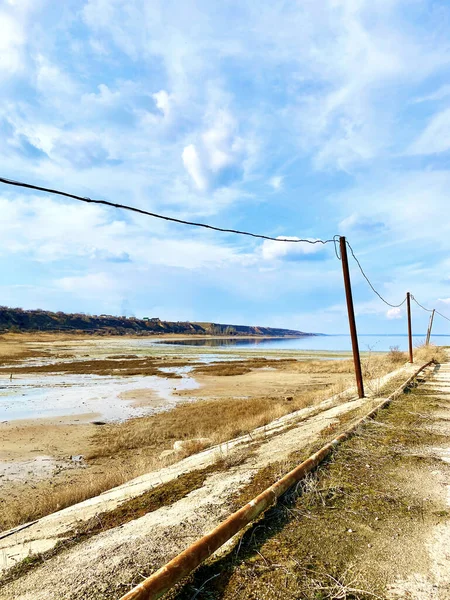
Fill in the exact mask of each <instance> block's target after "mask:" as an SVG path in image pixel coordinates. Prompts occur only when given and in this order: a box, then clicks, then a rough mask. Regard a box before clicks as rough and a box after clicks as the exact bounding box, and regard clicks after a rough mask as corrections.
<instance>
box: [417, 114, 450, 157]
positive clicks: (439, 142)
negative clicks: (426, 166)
mask: <svg viewBox="0 0 450 600" xmlns="http://www.w3.org/2000/svg"><path fill="white" fill-rule="evenodd" d="M448 149H450V108H447V109H445V110H443V111H441V112H439V113H437V114H436V115H434V116H433V117H432V119H431V121H430V122H429V123H428V125H427V126H426V128H425V130H424V131H423V132H422V133H421V134H420V136H419V137H418V138H417V139H416V140H415V141H414V142H413V143H412V145H411V146H410V148H409V150H408V153H409V154H439V153H440V152H445V151H446V150H448Z"/></svg>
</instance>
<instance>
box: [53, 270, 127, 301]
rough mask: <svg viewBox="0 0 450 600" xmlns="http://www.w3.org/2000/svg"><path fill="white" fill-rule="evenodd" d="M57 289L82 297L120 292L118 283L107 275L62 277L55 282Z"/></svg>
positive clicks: (89, 274)
mask: <svg viewBox="0 0 450 600" xmlns="http://www.w3.org/2000/svg"><path fill="white" fill-rule="evenodd" d="M54 285H55V286H56V287H57V288H60V289H62V290H64V291H65V292H71V293H72V294H75V295H76V296H81V297H88V298H90V297H92V296H94V297H96V296H98V295H102V294H111V293H114V292H116V291H118V282H117V280H116V279H114V278H113V277H112V276H111V275H109V274H107V273H88V274H87V275H80V276H73V277H62V278H61V279H57V280H55V281H54Z"/></svg>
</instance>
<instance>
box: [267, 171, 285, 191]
mask: <svg viewBox="0 0 450 600" xmlns="http://www.w3.org/2000/svg"><path fill="white" fill-rule="evenodd" d="M283 181H284V177H283V176H282V175H274V176H273V177H271V178H270V179H269V185H270V186H271V187H273V189H274V190H275V191H276V192H278V191H279V190H281V189H282V188H283Z"/></svg>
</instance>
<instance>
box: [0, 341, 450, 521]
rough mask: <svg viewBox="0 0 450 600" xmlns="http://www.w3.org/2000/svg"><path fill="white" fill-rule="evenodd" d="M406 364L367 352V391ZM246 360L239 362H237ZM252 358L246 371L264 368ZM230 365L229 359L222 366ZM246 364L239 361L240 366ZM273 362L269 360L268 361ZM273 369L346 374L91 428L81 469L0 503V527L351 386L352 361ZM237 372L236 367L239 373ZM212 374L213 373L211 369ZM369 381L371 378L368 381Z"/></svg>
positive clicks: (434, 351)
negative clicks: (286, 392) (283, 393)
mask: <svg viewBox="0 0 450 600" xmlns="http://www.w3.org/2000/svg"><path fill="white" fill-rule="evenodd" d="M432 358H435V359H436V360H438V361H439V360H441V361H442V360H444V359H445V352H444V351H443V350H442V349H441V348H437V347H435V346H429V347H428V348H423V347H421V348H418V349H417V350H416V360H417V362H418V363H419V362H426V361H427V360H431V359H432ZM406 361H407V356H406V354H404V353H402V352H398V351H395V350H394V351H392V352H391V353H388V354H384V355H371V356H368V357H366V358H364V360H363V372H364V376H365V382H366V387H367V388H368V389H369V390H370V388H371V386H372V388H373V387H374V386H375V385H376V383H373V382H376V381H378V380H379V378H380V377H381V376H382V375H385V374H386V373H388V372H390V371H392V370H394V369H396V368H398V367H399V366H401V365H402V364H405V363H406ZM241 362H242V363H245V361H241ZM251 362H252V366H251V368H252V369H254V368H258V367H261V366H267V365H266V364H265V363H264V364H263V363H261V362H259V363H255V362H254V361H251ZM228 364H229V363H228ZM248 366H249V365H244V364H241V365H238V367H239V369H242V368H245V369H246V368H247V367H248ZM271 366H272V365H271ZM276 368H278V369H282V370H293V371H295V372H302V373H303V372H304V373H311V375H314V374H317V373H338V374H342V375H344V376H345V375H346V374H348V377H340V378H339V380H338V381H337V382H336V383H335V384H334V385H332V386H328V387H327V388H326V389H324V388H323V386H318V387H317V388H316V389H308V390H306V391H303V392H301V393H299V394H296V395H293V396H292V397H289V399H288V398H286V397H279V396H277V397H267V396H266V397H253V398H247V399H239V398H228V399H223V400H199V401H197V402H185V403H183V404H179V405H178V406H177V407H176V408H174V409H173V410H171V411H169V412H165V413H160V414H156V415H152V416H149V417H141V418H138V419H133V420H130V421H127V422H124V423H120V424H114V425H108V426H105V427H102V428H101V429H99V430H98V433H97V435H96V439H95V451H94V452H92V455H91V456H90V457H88V458H89V459H90V460H89V461H88V464H92V465H93V466H92V468H91V467H89V468H88V469H86V470H82V469H80V471H79V472H77V473H76V474H73V476H72V480H71V481H65V482H62V483H58V484H56V483H53V484H51V483H49V482H43V483H42V484H38V485H37V486H36V487H35V489H33V490H32V493H31V494H29V495H28V496H27V497H26V498H25V497H24V496H19V497H17V498H15V499H11V500H10V501H8V502H3V503H2V504H1V505H0V515H1V516H0V530H1V529H5V528H8V527H13V526H15V525H17V524H20V523H23V522H25V521H28V520H32V519H35V518H38V517H41V516H43V515H45V514H49V513H51V512H54V511H55V510H59V509H61V508H64V507H66V506H70V505H72V504H74V503H76V502H80V501H82V500H85V499H87V498H90V497H92V496H95V495H97V494H99V493H101V492H103V491H105V490H107V489H110V488H111V487H114V486H115V485H120V484H121V483H124V482H125V481H127V480H130V479H131V478H133V477H137V476H138V475H141V474H143V473H145V472H148V471H151V470H152V469H156V468H160V467H161V466H163V465H164V464H168V463H170V462H174V461H175V460H179V459H180V458H182V457H183V456H187V455H189V454H194V453H195V452H198V451H199V450H201V449H203V448H204V447H206V446H207V445H214V444H216V443H219V442H223V441H227V440H230V439H232V438H235V437H238V436H240V435H242V434H245V433H248V432H250V431H252V430H253V429H255V428H257V427H261V426H263V425H266V424H268V423H270V422H271V421H273V420H275V419H277V418H279V417H281V416H283V415H286V414H288V413H291V412H293V411H296V410H299V409H301V408H305V407H307V406H311V405H314V404H317V403H318V402H320V401H321V400H323V399H324V398H327V397H330V396H332V395H334V394H338V393H341V392H343V391H344V390H345V389H346V388H348V387H350V386H352V385H353V384H354V379H353V362H352V361H351V360H336V361H296V362H292V361H282V362H278V364H277V365H276ZM239 369H238V370H239ZM216 374H217V373H216ZM370 378H371V379H372V383H370ZM196 438H205V439H208V440H209V442H208V443H206V442H195V441H194V442H192V443H190V444H187V445H185V447H184V448H183V452H181V453H177V454H174V455H173V456H171V457H169V458H166V459H164V461H161V460H160V459H159V455H160V453H161V452H162V451H163V450H167V449H171V448H172V447H173V443H174V442H175V441H176V440H195V439H196Z"/></svg>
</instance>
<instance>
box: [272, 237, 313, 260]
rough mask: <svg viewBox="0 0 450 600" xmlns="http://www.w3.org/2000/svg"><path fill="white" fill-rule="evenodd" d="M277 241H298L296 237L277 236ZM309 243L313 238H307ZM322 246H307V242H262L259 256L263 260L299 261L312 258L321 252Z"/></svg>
mask: <svg viewBox="0 0 450 600" xmlns="http://www.w3.org/2000/svg"><path fill="white" fill-rule="evenodd" d="M277 239H279V240H293V241H295V240H298V239H299V238H298V237H289V236H278V238H277ZM308 239H310V241H311V242H313V241H315V240H314V239H313V238H308ZM323 249H324V246H323V244H309V243H307V242H298V243H291V244H289V243H283V242H281V241H280V242H276V241H274V240H264V242H263V244H262V247H261V254H262V257H263V259H264V260H301V259H304V258H308V257H312V256H313V255H317V254H318V253H320V252H322V251H323Z"/></svg>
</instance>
